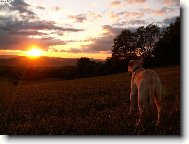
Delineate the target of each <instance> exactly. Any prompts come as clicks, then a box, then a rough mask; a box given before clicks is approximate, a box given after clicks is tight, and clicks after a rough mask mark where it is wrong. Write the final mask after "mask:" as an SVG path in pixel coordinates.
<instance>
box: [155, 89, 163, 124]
mask: <svg viewBox="0 0 189 144" xmlns="http://www.w3.org/2000/svg"><path fill="white" fill-rule="evenodd" d="M154 99H155V104H156V108H157V113H158V117H157V123H156V125H159V124H160V114H161V109H162V98H161V91H158V92H156V95H155V97H154Z"/></svg>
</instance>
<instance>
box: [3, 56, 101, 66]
mask: <svg viewBox="0 0 189 144" xmlns="http://www.w3.org/2000/svg"><path fill="white" fill-rule="evenodd" d="M77 60H78V58H58V57H39V58H35V59H31V58H28V57H25V56H13V57H10V58H9V57H8V56H0V66H18V67H23V66H24V67H25V66H26V65H27V66H28V67H63V66H75V65H76V64H77ZM93 60H94V61H96V62H97V61H98V62H99V61H101V62H102V60H95V59H93Z"/></svg>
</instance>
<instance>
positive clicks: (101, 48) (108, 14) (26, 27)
mask: <svg viewBox="0 0 189 144" xmlns="http://www.w3.org/2000/svg"><path fill="white" fill-rule="evenodd" d="M179 15H180V1H179V0H54V1H50V0H48V1H47V0H13V2H11V3H2V2H0V55H24V54H25V51H27V50H28V49H29V48H31V47H32V46H34V45H35V46H37V47H39V48H41V49H42V50H43V51H44V55H46V56H56V57H65V58H68V57H70V58H73V57H77V58H79V57H83V56H85V57H90V58H97V59H106V58H107V56H110V55H111V49H112V45H113V39H114V38H115V36H117V35H119V34H120V32H121V31H122V30H123V29H125V28H127V29H130V30H133V29H135V28H138V27H139V26H146V25H148V24H150V23H152V22H153V23H155V24H157V25H158V26H160V27H165V26H168V25H169V24H170V23H171V22H174V20H175V18H176V17H177V16H179Z"/></svg>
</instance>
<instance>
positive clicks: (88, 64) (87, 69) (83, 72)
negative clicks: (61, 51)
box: [77, 57, 96, 77]
mask: <svg viewBox="0 0 189 144" xmlns="http://www.w3.org/2000/svg"><path fill="white" fill-rule="evenodd" d="M95 65H96V62H94V61H92V60H90V59H89V58H86V57H82V58H80V59H78V61H77V72H78V76H79V77H89V76H94V74H95Z"/></svg>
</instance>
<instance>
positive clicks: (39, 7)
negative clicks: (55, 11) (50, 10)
mask: <svg viewBox="0 0 189 144" xmlns="http://www.w3.org/2000/svg"><path fill="white" fill-rule="evenodd" d="M36 9H39V10H45V7H43V6H37V7H36Z"/></svg>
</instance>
